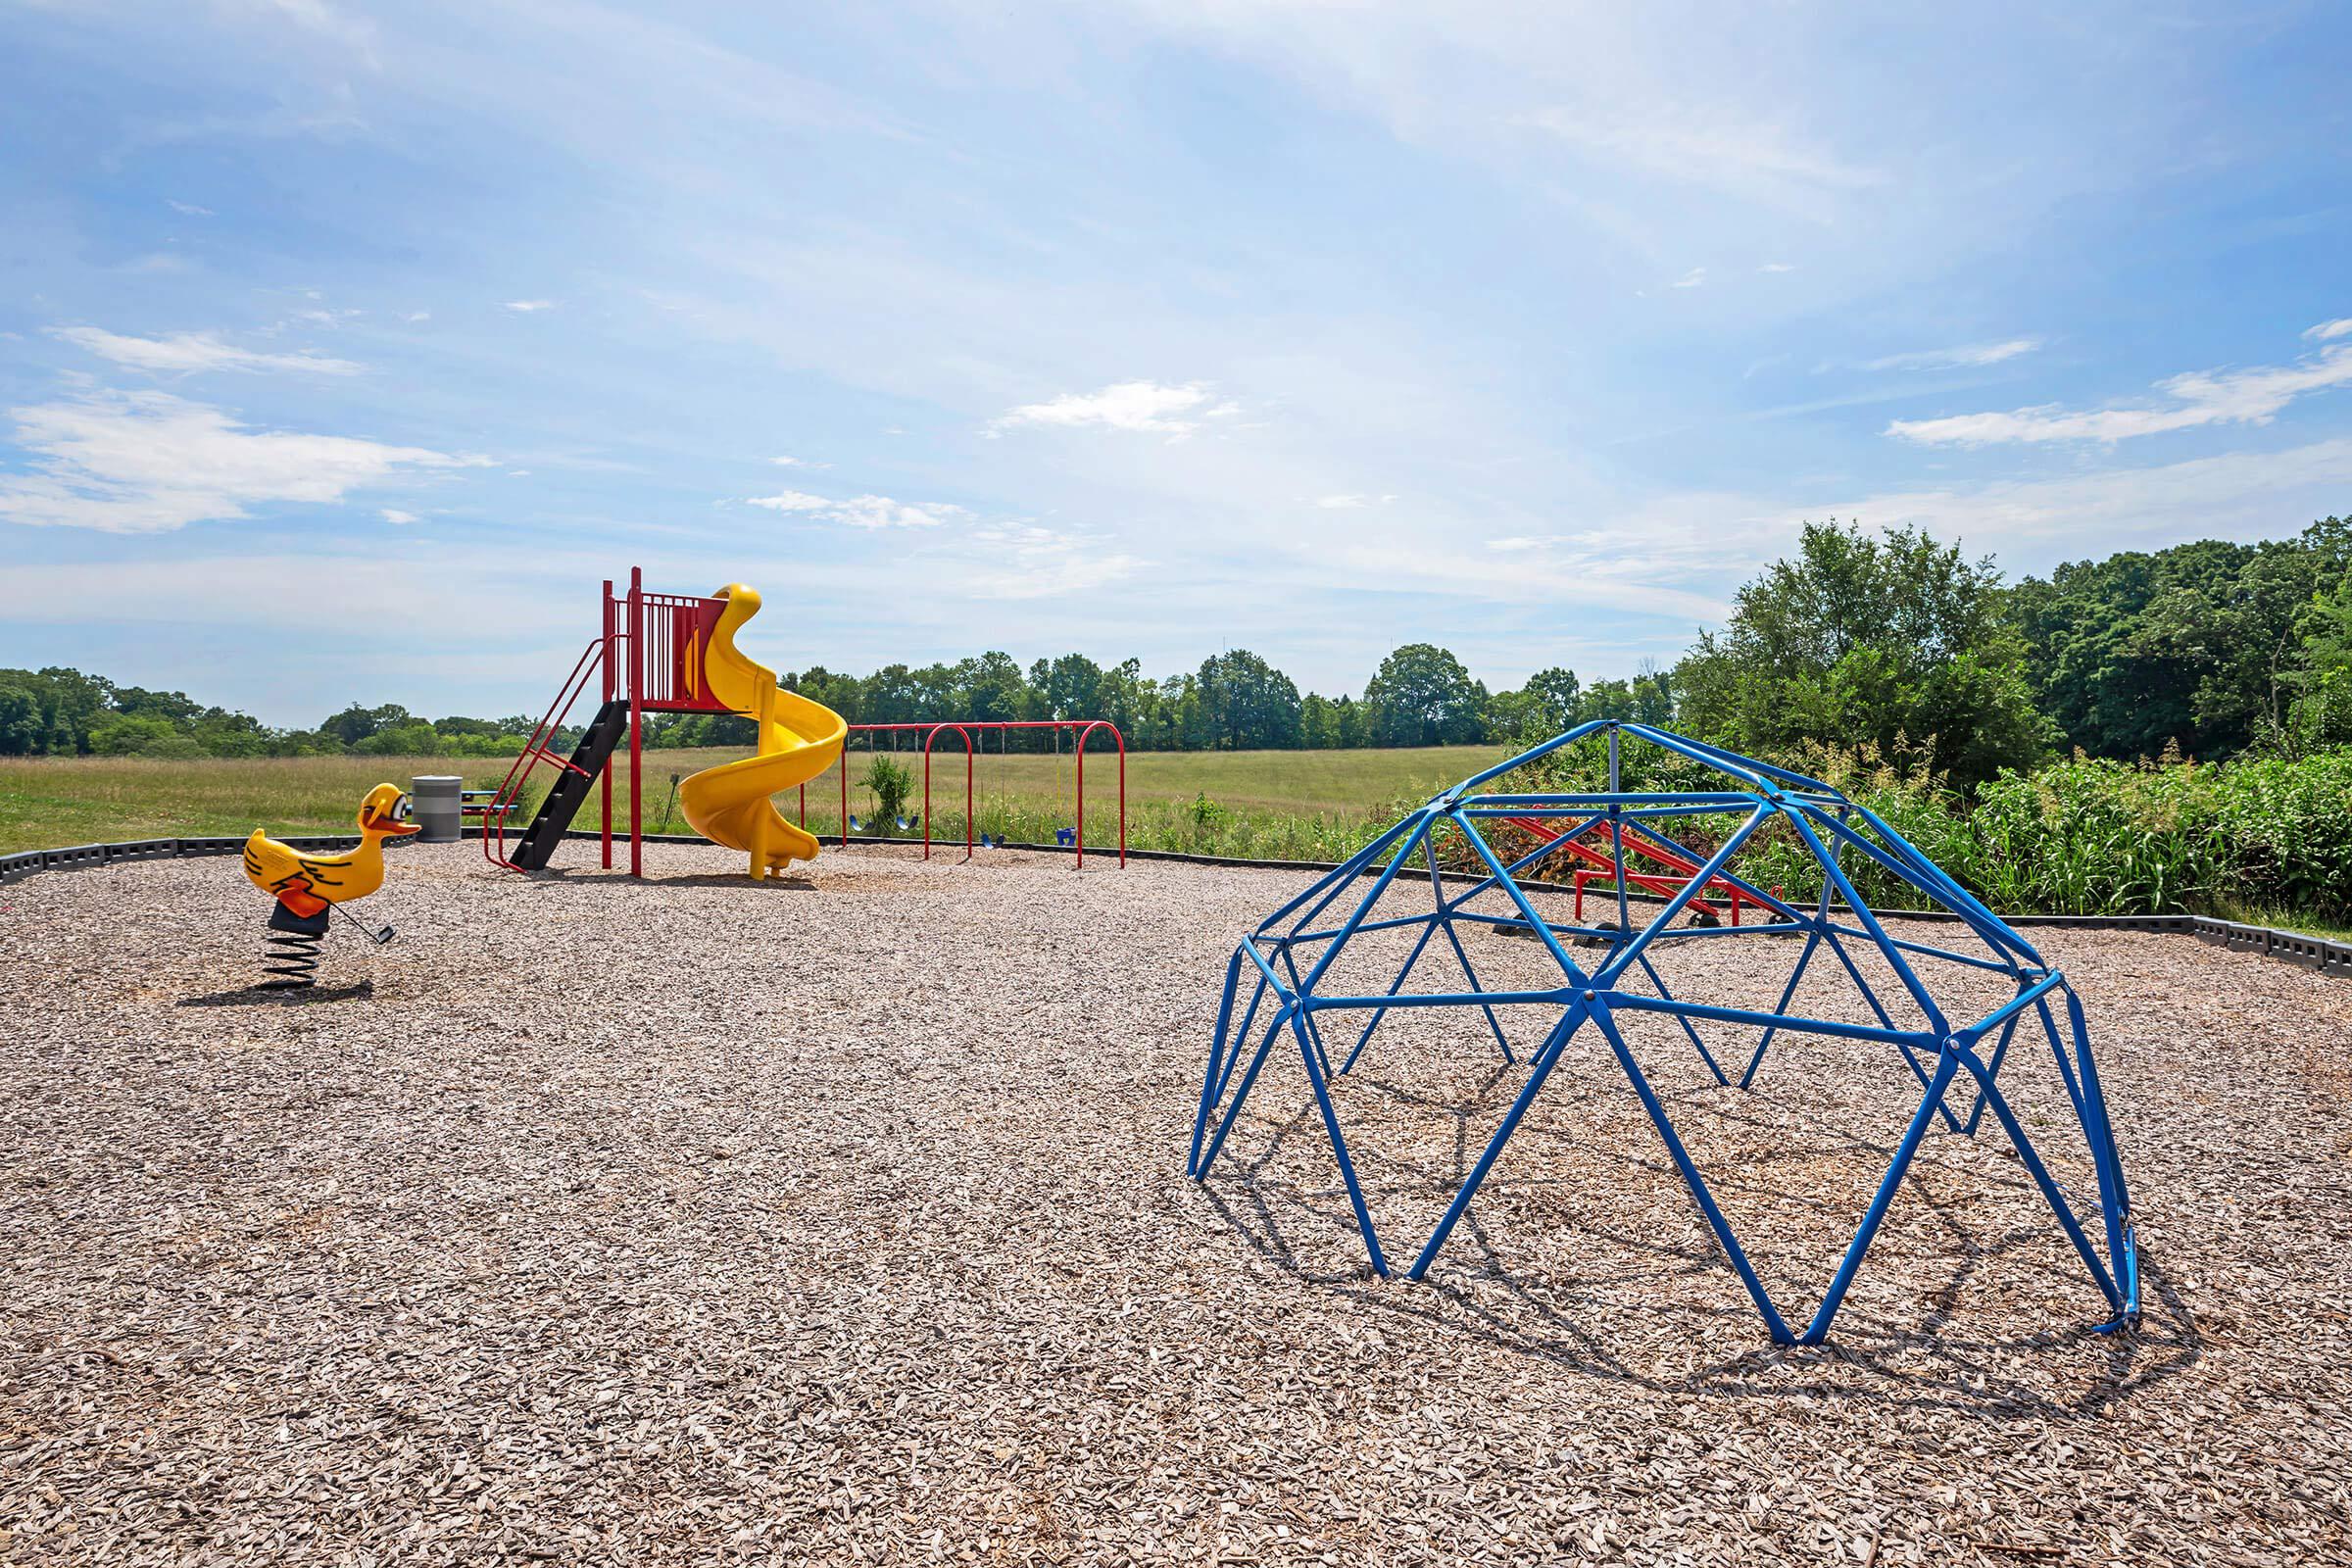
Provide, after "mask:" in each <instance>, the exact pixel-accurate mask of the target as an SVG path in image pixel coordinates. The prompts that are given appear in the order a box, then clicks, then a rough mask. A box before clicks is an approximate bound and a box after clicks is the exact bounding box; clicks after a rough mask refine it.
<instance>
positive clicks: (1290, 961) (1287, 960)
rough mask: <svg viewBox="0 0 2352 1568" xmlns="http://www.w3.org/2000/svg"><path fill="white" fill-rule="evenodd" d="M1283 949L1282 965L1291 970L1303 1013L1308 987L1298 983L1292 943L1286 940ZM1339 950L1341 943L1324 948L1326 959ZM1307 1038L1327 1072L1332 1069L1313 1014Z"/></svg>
mask: <svg viewBox="0 0 2352 1568" xmlns="http://www.w3.org/2000/svg"><path fill="white" fill-rule="evenodd" d="M1281 951H1282V966H1283V967H1284V968H1285V969H1288V970H1289V971H1290V972H1291V990H1292V991H1293V992H1294V993H1295V994H1296V995H1297V996H1298V998H1299V1011H1300V1012H1302V1013H1303V1012H1305V1010H1306V1005H1307V998H1306V987H1305V986H1303V985H1301V984H1299V964H1298V962H1297V960H1295V959H1294V958H1292V956H1291V945H1290V944H1289V943H1288V942H1285V943H1284V944H1283V945H1282V950H1281ZM1339 951H1340V949H1339V945H1338V944H1337V943H1334V944H1333V945H1332V946H1330V947H1328V948H1326V949H1324V950H1323V956H1324V959H1325V960H1326V961H1329V959H1330V957H1331V956H1332V955H1333V954H1335V953H1337V952H1339ZM1306 1038H1307V1039H1308V1040H1309V1041H1310V1042H1312V1043H1313V1045H1314V1048H1315V1054H1316V1055H1318V1056H1321V1057H1322V1058H1323V1070H1324V1071H1325V1072H1329V1071H1331V1057H1330V1056H1329V1055H1328V1054H1325V1052H1324V1050H1323V1031H1322V1029H1321V1028H1320V1027H1318V1026H1317V1025H1316V1023H1315V1020H1314V1018H1313V1017H1312V1015H1309V1016H1308V1017H1307V1020H1306Z"/></svg>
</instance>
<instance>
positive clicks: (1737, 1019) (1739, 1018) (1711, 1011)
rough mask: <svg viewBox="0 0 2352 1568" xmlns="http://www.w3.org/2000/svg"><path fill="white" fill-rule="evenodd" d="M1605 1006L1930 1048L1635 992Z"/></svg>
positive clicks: (1783, 1016)
mask: <svg viewBox="0 0 2352 1568" xmlns="http://www.w3.org/2000/svg"><path fill="white" fill-rule="evenodd" d="M1609 1005H1610V1006H1612V1007H1615V1008H1618V1009H1619V1010H1620V1011H1622V1010H1624V1009H1627V1008H1631V1009H1632V1010H1634V1011H1635V1012H1675V1013H1683V1014H1686V1015H1688V1016H1690V1017H1692V1018H1713V1019H1715V1020H1717V1021H1718V1022H1721V1023H1746V1024H1768V1025H1775V1026H1777V1027H1779V1028H1781V1029H1783V1030H1785V1031H1787V1032H1789V1033H1791V1034H1800V1035H1836V1036H1838V1038H1839V1039H1842V1040H1875V1041H1878V1042H1879V1043H1881V1044H1882V1045H1890V1046H1897V1045H1906V1044H1910V1045H1918V1044H1925V1045H1934V1044H1935V1037H1934V1036H1933V1035H1928V1034H1922V1033H1920V1032H1918V1031H1916V1030H1913V1031H1908V1032H1907V1031H1904V1030H1900V1029H1873V1028H1871V1027H1870V1026H1869V1025H1868V1024H1859V1023H1839V1022H1838V1020H1836V1019H1834V1018H1800V1017H1797V1016H1796V1015H1794V1014H1792V1013H1786V1012H1751V1011H1749V1010H1748V1009H1747V1008H1745V1007H1718V1006H1715V1005H1713V1004H1711V1003H1705V1002H1684V1001H1682V1000H1680V999H1679V998H1678V999H1677V1000H1675V1001H1672V1002H1669V1001H1667V1000H1666V999H1665V998H1664V997H1644V996H1642V995H1641V994H1639V993H1638V992H1632V991H1612V992H1610V993H1609Z"/></svg>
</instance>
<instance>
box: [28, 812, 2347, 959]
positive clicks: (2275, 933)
mask: <svg viewBox="0 0 2352 1568" xmlns="http://www.w3.org/2000/svg"><path fill="white" fill-rule="evenodd" d="M564 837H565V838H567V839H591V840H593V839H595V838H596V837H597V835H596V834H595V833H591V832H587V831H585V830H582V829H578V828H574V829H572V830H571V831H569V832H567V833H565V834H564ZM645 841H646V842H647V843H649V844H705V843H708V842H709V841H708V840H707V839H704V838H701V837H699V836H696V835H693V834H686V833H648V834H646V835H645ZM278 842H279V843H281V844H286V845H290V846H292V847H293V848H295V849H298V850H326V851H329V852H332V851H336V850H348V849H351V848H353V847H354V846H356V845H357V844H358V843H359V842H360V839H359V836H358V835H357V834H352V833H325V834H306V835H301V836H297V837H291V838H283V839H280V840H278ZM409 842H412V841H410V840H406V839H395V840H392V841H390V845H401V844H406V843H409ZM835 842H839V840H838V838H836V839H835ZM849 842H850V843H852V844H858V845H896V846H898V847H899V848H901V849H908V848H912V847H913V846H914V845H915V844H916V843H918V842H920V841H919V840H913V839H896V838H877V837H872V836H867V835H859V834H852V835H851V836H850V840H849ZM390 845H388V846H387V847H390ZM1001 848H1004V849H1007V850H1025V851H1027V852H1029V853H1031V854H1037V855H1071V854H1073V853H1075V852H1074V851H1073V850H1072V848H1071V847H1070V846H1068V845H1065V844H1006V845H1003V846H1001ZM244 849H245V841H244V840H243V839H240V838H225V837H223V838H191V839H132V840H129V841H126V842H124V843H121V844H74V845H69V846H67V847H65V848H63V849H55V850H20V851H18V852H17V853H16V854H14V855H0V886H6V885H8V884H10V883H15V882H22V881H24V880H25V878H26V877H29V876H33V875H36V874H38V873H40V872H42V871H79V870H85V869H87V868H88V867H91V866H102V865H120V864H122V863H123V862H124V861H126V860H167V859H194V858H204V857H209V856H219V855H239V854H242V853H243V852H244ZM1105 853H1106V852H1105ZM1126 853H1127V857H1128V858H1130V859H1135V860H1167V861H1172V862H1174V863H1177V864H1181V865H1216V866H1231V867H1236V868H1239V869H1242V870H1256V871H1299V872H1311V871H1331V870H1336V869H1338V862H1336V861H1316V860H1253V859H1249V858H1244V857H1240V856H1231V855H1193V854H1188V853H1186V852H1184V851H1181V850H1129V851H1127V852H1126ZM1363 874H1364V875H1366V876H1373V875H1377V874H1378V870H1377V868H1367V869H1366V870H1365V871H1364V873H1363ZM1444 874H1445V876H1446V880H1448V881H1461V880H1473V881H1474V880H1476V878H1474V877H1470V876H1468V874H1467V873H1463V872H1446V873H1444ZM1519 885H1520V886H1521V887H1523V888H1529V889H1533V890H1536V891H1540V892H1544V893H1569V892H1573V891H1574V890H1573V889H1571V888H1569V887H1566V886H1563V885H1562V884H1560V883H1556V882H1522V883H1520V884H1519ZM1627 898H1628V899H1629V900H1630V901H1633V902H1638V903H1643V904H1651V903H1656V902H1659V901H1658V900H1656V899H1655V898H1654V897H1652V896H1650V895H1647V894H1633V893H1629V894H1628V895H1627ZM1878 912H1879V913H1880V914H1882V915H1893V916H1895V917H1897V918H1900V919H1907V920H1951V919H1956V918H1958V917H1957V916H1956V915H1953V914H1952V913H1951V912H1950V911H1948V910H1944V909H1881V910H1879V911H1878ZM2004 918H2005V919H2006V920H2007V922H2008V923H2009V924H2010V925H2013V926H2036V925H2037V926H2050V927H2055V928H2057V929H2060V930H2075V931H2149V932H2156V933H2165V934H2171V935H2175V936H2193V937H2195V938H2197V939H2198V940H2199V941H2201V942H2206V943H2210V944H2212V945H2214V946H2217V947H2221V948H2225V949H2228V950H2229V952H2232V953H2239V954H2248V955H2253V956H2260V957H2265V958H2272V959H2276V960H2278V962H2281V963H2291V964H2293V965H2295V966H2296V967H2297V968H2302V969H2310V970H2313V971H2315V972H2316V973H2319V974H2324V975H2330V976H2333V977H2334V978H2336V979H2339V980H2352V942H2330V941H2328V940H2327V939H2326V938H2324V937H2312V936H2305V935H2303V934H2302V933H2301V932H2299V931H2281V930H2278V928H2276V927H2274V926H2262V925H2243V924H2240V923H2239V922H2237V921H2235V920H2219V919H2216V918H2214V917H2213V916H2212V915H2208V914H2015V915H2007V916H2004Z"/></svg>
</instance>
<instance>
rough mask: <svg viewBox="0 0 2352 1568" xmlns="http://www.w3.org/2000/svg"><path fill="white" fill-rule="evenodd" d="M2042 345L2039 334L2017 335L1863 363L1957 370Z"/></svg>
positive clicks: (1894, 367) (1992, 362)
mask: <svg viewBox="0 0 2352 1568" xmlns="http://www.w3.org/2000/svg"><path fill="white" fill-rule="evenodd" d="M2040 347H2041V339H2039V338H2037V337H2013V338H2007V339H2004V340H2003V341H2001V342H1999V343H1970V344H1964V345H1963V346H1961V347H1959V348H1955V349H1922V350H1920V351H1919V352H1917V353H1914V354H1889V355H1887V357H1886V358H1885V359H1880V360H1871V361H1869V362H1867V363H1866V364H1864V365H1863V367H1862V368H1864V369H1865V370H1956V369H1962V368H1969V367H1974V366H1983V365H1998V364H2000V363H2001V362H2002V361H2003V360H2014V359H2016V358H2018V357H2019V356H2020V355H2024V354H2031V353H2033V352H2034V350H2036V349H2038V348H2040Z"/></svg>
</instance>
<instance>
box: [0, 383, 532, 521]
mask: <svg viewBox="0 0 2352 1568" xmlns="http://www.w3.org/2000/svg"><path fill="white" fill-rule="evenodd" d="M10 413H11V415H12V416H13V417H14V418H15V419H16V421H17V445H18V446H20V447H22V448H24V449H25V452H27V453H29V454H31V455H32V458H33V464H32V467H31V469H30V471H28V472H25V473H16V474H6V475H0V521H7V522H16V523H23V524H25V525H27V526H30V527H56V528H95V529H98V530H100V531H102V532H106V533H164V532H169V531H171V530H172V529H174V528H180V527H184V526H186V525H187V524H188V523H191V522H207V521H226V520H230V519H234V518H239V517H244V516H246V515H249V514H248V511H247V509H248V508H251V507H255V506H261V505H266V504H269V503H272V502H305V503H309V504H311V505H314V506H325V505H331V504H333V503H335V502H338V501H341V500H342V499H343V497H344V496H345V495H346V494H347V493H349V492H350V491H353V490H359V489H366V488H368V486H370V485H373V484H376V483H378V482H380V481H382V480H384V479H386V478H388V477H389V476H391V475H392V474H394V473H396V472H398V471H400V470H402V469H406V468H454V467H470V466H480V465H482V464H484V463H486V462H487V461H488V460H487V459H483V458H468V457H453V456H451V455H449V454H448V453H443V452H433V451H429V450H427V449H426V448H423V447H400V446H387V445H384V444H383V443H380V442H375V441H363V440H358V439H355V438H353V437H349V436H332V435H302V434H297V433H294V432H291V431H276V430H258V431H257V430H253V429H250V428H248V427H247V426H245V425H243V424H240V423H239V422H238V421H237V420H235V419H232V418H230V417H228V416H227V415H225V414H222V413H221V411H220V410H219V409H215V408H209V407H207V406H206V405H204V404H201V403H190V402H187V401H186V400H184V399H181V398H176V397H173V396H172V395H171V394H170V393H167V392H103V393H98V394H95V395H93V396H90V397H86V398H79V399H74V400H71V401H67V402H61V403H45V404H38V405H34V406H32V407H29V408H20V409H13V410H11V411H10Z"/></svg>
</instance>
